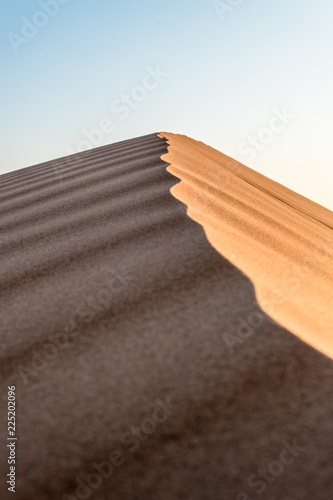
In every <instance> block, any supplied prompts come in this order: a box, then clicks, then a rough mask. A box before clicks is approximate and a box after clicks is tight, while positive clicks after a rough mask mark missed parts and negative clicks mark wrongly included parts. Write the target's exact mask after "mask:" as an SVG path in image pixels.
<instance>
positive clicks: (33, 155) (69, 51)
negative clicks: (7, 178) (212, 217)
mask: <svg viewBox="0 0 333 500" xmlns="http://www.w3.org/2000/svg"><path fill="white" fill-rule="evenodd" d="M60 3H61V5H60ZM223 3H224V4H225V5H231V4H233V3H237V2H235V1H233V0H225V1H222V0H221V1H220V4H223ZM238 3H239V5H238V6H237V7H229V9H228V11H227V12H225V15H223V13H222V10H221V9H216V8H215V7H214V1H210V0H209V1H207V0H201V1H199V0H169V1H168V2H158V1H153V0H141V1H140V2H138V1H135V0H132V1H129V0H121V1H120V0H119V1H118V2H116V1H109V0H98V1H96V0H94V1H93V0H40V1H35V0H21V1H18V2H13V1H12V0H3V1H2V2H1V7H0V14H1V15H0V19H1V20H0V33H1V38H2V51H1V56H0V57H1V58H2V61H1V62H2V64H1V66H2V69H3V72H2V74H3V77H2V79H1V87H2V89H1V90H2V92H1V110H2V112H1V136H2V139H3V141H2V152H1V167H0V172H1V173H5V172H8V171H12V170H15V169H18V168H22V167H26V166H29V165H33V164H36V163H40V162H44V161H47V160H49V159H53V158H56V157H61V156H65V155H66V154H68V153H69V152H70V151H73V152H74V151H77V150H78V149H80V148H81V149H84V148H85V147H92V144H91V142H90V143H88V142H87V138H86V137H85V133H84V131H86V135H87V134H88V133H89V132H90V131H91V130H92V129H96V128H98V127H99V126H100V124H101V122H102V123H103V125H104V132H99V133H98V134H95V135H94V137H95V144H96V145H102V144H109V143H113V142H117V141H119V140H125V139H128V138H131V137H136V136H140V135H144V134H147V133H151V132H157V131H164V130H165V131H170V132H176V133H183V134H186V135H189V136H191V137H193V138H195V139H198V140H201V141H203V142H205V143H207V144H209V145H211V146H213V147H215V148H216V149H218V150H220V151H222V152H224V153H226V154H228V155H230V156H232V157H234V158H237V159H238V160H239V161H241V162H242V163H245V164H246V165H248V166H250V167H251V168H254V169H255V170H257V171H259V172H261V173H263V174H265V175H267V176H268V177H270V178H272V179H274V180H277V181H278V182H281V183H282V184H284V185H286V186H288V187H290V188H291V189H294V190H295V191H297V192H299V193H301V194H303V195H304V196H307V197H308V198H310V199H312V200H314V201H316V202H318V203H320V204H322V205H324V206H326V207H328V208H330V209H331V210H333V197H332V181H333V169H332V158H333V153H332V148H331V144H332V139H331V134H332V131H333V90H332V89H333V69H332V63H331V60H332V53H333V50H332V49H333V30H332V22H333V3H332V0H316V2H314V1H313V0H279V1H272V0H271V1H267V0H243V1H242V0H239V1H238ZM42 4H45V6H44V9H46V10H48V9H51V10H52V15H53V17H51V15H50V14H45V13H44V14H40V12H41V11H42V12H45V10H44V11H43V9H42V7H41V5H42ZM47 5H48V7H47ZM217 10H219V12H217ZM49 12H51V11H50V10H49ZM26 20H29V21H33V22H34V23H35V24H39V25H40V26H39V27H38V28H34V27H33V26H31V25H30V28H27V21H26ZM22 30H23V32H22ZM27 30H28V31H27ZM29 30H30V31H29ZM32 30H33V31H32ZM17 35H19V36H20V37H21V38H19V37H18V36H17ZM28 36H30V38H27V37H28ZM156 67H159V68H160V71H161V72H162V76H161V77H157V80H154V78H153V77H151V76H149V77H148V74H149V71H150V72H151V71H152V70H154V69H156ZM149 68H150V70H149ZM166 74H168V76H166ZM143 81H144V82H145V84H146V86H147V88H148V87H149V90H145V89H142V88H141V89H140V88H138V87H137V86H138V85H139V86H140V85H142V82H143ZM152 87H154V88H152ZM126 94H129V95H131V94H132V97H131V101H130V103H128V104H125V107H124V104H122V108H120V103H119V100H122V99H125V100H126V99H127V98H126ZM133 96H134V97H133ZM131 106H132V107H133V109H132V108H131ZM283 110H284V111H283ZM283 112H285V113H286V114H287V116H289V115H290V118H288V117H287V118H284V119H283V121H281V120H280V119H279V120H277V119H274V117H275V116H276V115H277V114H280V113H283ZM106 119H108V120H109V121H110V122H111V121H112V127H111V124H110V122H105V120H106ZM106 125H107V127H106ZM269 129H271V130H269ZM272 129H273V130H272ZM88 135H89V134H88ZM82 141H86V143H84V142H82ZM249 141H250V142H252V143H253V144H254V146H249V144H248V142H249Z"/></svg>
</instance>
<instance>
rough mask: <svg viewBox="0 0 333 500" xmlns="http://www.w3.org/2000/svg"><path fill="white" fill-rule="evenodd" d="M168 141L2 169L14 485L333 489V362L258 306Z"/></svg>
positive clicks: (156, 495) (96, 492)
mask: <svg viewBox="0 0 333 500" xmlns="http://www.w3.org/2000/svg"><path fill="white" fill-rule="evenodd" d="M166 153H167V141H166V140H165V139H164V138H159V137H158V136H157V135H156V134H152V135H149V136H146V137H142V138H138V139H133V140H129V141H125V142H121V143H118V144H113V145H111V146H105V147H102V148H98V149H95V150H92V151H89V152H84V153H80V154H78V155H75V156H71V157H68V158H62V159H58V160H54V161H51V162H48V163H45V164H42V165H37V166H34V167H29V168H27V169H23V170H20V171H17V172H13V173H11V174H6V175H3V176H1V177H0V201H1V220H0V233H1V243H0V250H1V252H0V264H1V265H0V288H1V301H2V305H1V313H0V314H1V333H0V342H1V365H0V366H1V387H2V391H1V421H2V422H5V421H6V416H7V405H6V392H7V386H12V385H15V386H16V398H17V430H16V436H17V438H18V440H17V469H16V474H17V492H16V495H15V498H16V499H17V500H30V499H33V500H53V499H54V500H55V499H62V500H68V499H71V500H73V499H99V500H104V499H105V500H111V499H112V500H134V499H135V500H178V499H179V500H181V499H188V500H217V499H219V500H231V499H238V500H245V499H246V500H248V499H249V498H251V499H253V498H257V496H258V494H259V492H261V493H263V494H262V495H261V498H265V499H270V500H273V499H274V500H275V499H276V500H282V499H283V500H289V499H290V500H291V499H293V500H304V499H309V500H310V499H311V500H313V499H316V500H327V499H329V498H331V497H332V495H331V494H332V486H331V477H332V462H331V458H332V432H331V431H332V415H333V400H332V397H331V395H332V379H333V363H332V361H331V360H330V359H328V358H327V357H325V356H323V355H322V354H320V353H319V352H318V351H316V350H315V349H313V348H311V347H310V346H308V345H307V344H305V343H303V342H302V341H301V340H300V339H299V338H298V337H296V336H295V335H293V334H291V333H289V332H288V331H287V330H285V329H284V328H282V327H280V326H279V325H277V324H276V323H275V322H274V321H272V320H271V319H270V318H269V317H268V316H267V315H266V314H265V313H264V312H263V311H262V310H261V309H260V308H259V306H258V304H257V302H256V299H255V294H254V289H253V285H252V283H251V281H250V280H249V279H248V278H247V277H246V276H245V275H244V274H243V273H242V272H241V271H239V269H237V268H236V267H234V266H233V265H232V264H231V263H230V262H229V261H228V260H227V259H225V258H224V257H223V256H222V255H220V253H219V252H217V251H216V250H215V249H214V248H213V247H212V246H211V244H210V243H209V241H208V240H207V238H206V235H205V233H204V230H203V228H202V227H201V225H200V224H198V223H197V222H195V221H193V220H192V219H191V218H190V217H188V216H187V215H186V207H185V205H184V204H183V203H181V202H180V201H178V200H177V199H176V198H175V197H174V196H172V195H171V194H170V189H171V188H172V189H174V188H173V186H174V185H175V183H177V182H178V179H176V178H175V176H174V175H171V174H170V173H169V172H167V170H166V166H167V165H166V164H165V163H164V162H163V161H162V160H161V156H163V155H165V154H166ZM193 161H195V159H194V160H193ZM207 175H209V173H207ZM213 188H214V182H212V189H213ZM222 195H223V193H222ZM234 196H235V195H234ZM247 204H248V205H250V202H249V201H247ZM257 205H259V203H258V204H257ZM256 209H257V210H259V209H260V210H261V207H260V206H257V207H256ZM248 210H249V212H251V210H252V209H251V207H250V206H249V207H248ZM253 210H254V209H253ZM251 213H252V212H251ZM309 217H310V214H309ZM311 217H312V215H311ZM302 220H303V219H302ZM303 223H304V222H303ZM305 223H307V221H306V222H305ZM313 224H314V223H313ZM320 231H321V232H320V234H322V235H323V240H324V239H325V237H326V233H327V239H329V236H328V235H329V233H328V232H327V230H326V229H323V230H320ZM230 235H232V233H231V231H229V232H228V233H227V234H226V237H225V238H226V239H225V241H228V239H229V237H230ZM324 235H325V237H324ZM306 237H307V238H310V241H311V244H312V245H314V244H315V242H314V239H313V237H312V236H311V235H306ZM240 242H242V241H241V240H240ZM319 246H320V248H321V245H319ZM263 248H264V249H265V246H264V245H263ZM240 250H242V249H240V248H239V251H240ZM251 251H252V250H251ZM262 253H263V255H264V250H263V252H262ZM260 258H261V253H260ZM4 427H5V426H4V425H3V427H2V429H3V433H2V436H3V438H4V440H5V437H6V431H5V429H4ZM4 450H6V447H5V444H4V443H3V447H2V451H1V453H0V470H1V478H2V479H1V481H2V482H1V484H0V488H1V492H0V497H1V499H7V498H14V495H13V494H12V493H9V492H8V491H7V486H6V485H5V484H4V479H3V478H5V477H6V474H7V473H8V464H7V453H6V451H4ZM263 475H264V476H263ZM259 476H260V477H259ZM257 492H258V493H257Z"/></svg>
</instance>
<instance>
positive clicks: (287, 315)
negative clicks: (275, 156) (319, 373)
mask: <svg viewBox="0 0 333 500" xmlns="http://www.w3.org/2000/svg"><path fill="white" fill-rule="evenodd" d="M162 136H163V137H165V138H166V139H167V140H168V142H169V153H168V154H167V155H165V156H164V157H163V159H164V160H165V161H167V162H169V163H171V166H169V167H168V171H169V172H171V173H172V174H173V175H175V176H176V177H178V178H179V179H181V182H180V183H179V184H177V185H176V186H175V187H173V188H172V193H173V194H174V196H176V197H177V198H178V199H179V200H181V201H182V202H184V203H185V204H186V205H187V206H188V214H189V216H190V217H191V218H192V219H194V220H196V221H197V222H199V223H200V224H201V225H202V226H203V227H204V229H205V232H206V235H207V238H208V239H209V241H210V242H211V243H212V245H213V246H214V247H215V248H216V249H217V250H218V251H219V252H220V253H221V254H222V255H224V256H225V257H226V258H227V259H228V260H230V261H231V262H232V263H233V264H235V265H236V266H237V267H238V268H239V269H241V270H242V271H243V272H244V273H245V274H246V275H247V276H249V278H250V279H251V281H252V282H253V283H254V285H255V289H256V294H257V297H258V300H259V303H260V305H261V306H262V307H263V309H264V310H265V311H266V312H267V313H268V314H269V315H270V316H272V317H273V318H274V319H275V320H277V321H278V322H279V323H280V324H281V325H283V326H285V327H286V328H288V329H289V330H291V331H293V332H294V333H295V334H297V335H298V336H299V337H300V338H302V339H303V340H305V341H306V342H308V343H309V344H311V345H312V346H314V347H316V348H317V349H319V350H320V351H322V352H323V353H325V354H327V355H329V356H331V357H333V332H332V325H333V310H332V304H333V265H332V264H333V231H332V228H333V213H332V212H330V211H329V210H327V209H325V208H324V207H321V206H320V205H317V204H316V203H314V202H312V201H310V200H308V199H306V198H304V197H302V196H300V195H298V194H297V193H294V192H293V191H291V190H289V189H287V188H285V187H284V186H281V185H280V184H278V183H276V182H274V181H272V180H270V179H268V178H267V177H264V176H263V175H261V174H259V173H257V172H255V171H253V170H251V169H250V168H247V167H245V166H244V165H242V164H240V163H238V162H236V161H235V160H232V159H231V158H228V157H226V156H225V155H223V154H222V153H220V152H218V151H216V150H214V149H212V148H210V147H208V146H206V145H205V144H203V143H200V142H196V141H194V140H193V139H190V138H188V137H185V136H179V135H174V134H162Z"/></svg>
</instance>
